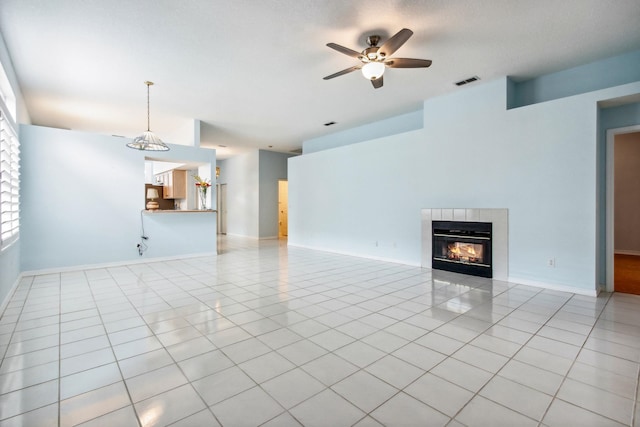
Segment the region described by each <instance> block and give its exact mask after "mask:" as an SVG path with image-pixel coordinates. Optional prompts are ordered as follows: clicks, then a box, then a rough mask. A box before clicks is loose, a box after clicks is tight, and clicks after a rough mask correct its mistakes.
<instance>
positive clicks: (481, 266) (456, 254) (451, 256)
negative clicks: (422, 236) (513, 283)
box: [432, 221, 492, 277]
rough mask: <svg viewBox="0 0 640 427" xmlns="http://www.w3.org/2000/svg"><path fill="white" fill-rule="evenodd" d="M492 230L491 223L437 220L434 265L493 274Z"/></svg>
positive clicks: (466, 272) (435, 223) (486, 275)
mask: <svg viewBox="0 0 640 427" xmlns="http://www.w3.org/2000/svg"><path fill="white" fill-rule="evenodd" d="M491 231H492V224H491V223H482V222H458V221H433V259H432V266H433V268H436V269H441V270H447V271H454V272H457V273H464V274H472V275H475V276H482V277H492V267H491Z"/></svg>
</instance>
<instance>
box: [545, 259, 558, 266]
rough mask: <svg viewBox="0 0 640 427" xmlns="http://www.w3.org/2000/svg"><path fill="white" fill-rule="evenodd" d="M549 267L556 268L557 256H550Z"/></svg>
mask: <svg viewBox="0 0 640 427" xmlns="http://www.w3.org/2000/svg"><path fill="white" fill-rule="evenodd" d="M547 267H549V268H556V259H555V258H549V259H548V260H547Z"/></svg>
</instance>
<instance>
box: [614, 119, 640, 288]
mask: <svg viewBox="0 0 640 427" xmlns="http://www.w3.org/2000/svg"><path fill="white" fill-rule="evenodd" d="M615 131H616V130H614V132H613V133H612V135H611V137H610V138H608V143H607V144H608V146H607V148H608V154H610V156H608V157H609V159H610V161H609V163H608V169H610V170H609V174H608V176H609V183H608V184H609V185H608V190H609V192H610V196H609V199H608V203H607V205H608V206H607V214H608V216H609V218H610V220H611V221H612V224H608V233H609V234H610V236H609V239H612V242H611V244H610V248H611V250H612V251H611V252H612V253H609V254H608V256H609V257H610V258H613V260H612V264H613V265H612V267H613V290H614V291H616V292H624V293H632V294H639V295H640V167H639V166H640V127H633V128H624V129H620V130H617V131H618V132H615Z"/></svg>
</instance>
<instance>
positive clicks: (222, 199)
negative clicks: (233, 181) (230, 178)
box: [218, 184, 227, 234]
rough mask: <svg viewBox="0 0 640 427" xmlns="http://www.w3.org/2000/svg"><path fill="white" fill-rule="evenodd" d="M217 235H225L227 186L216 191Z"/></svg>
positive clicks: (221, 185)
mask: <svg viewBox="0 0 640 427" xmlns="http://www.w3.org/2000/svg"><path fill="white" fill-rule="evenodd" d="M218 233H220V234H227V184H220V188H219V190H218Z"/></svg>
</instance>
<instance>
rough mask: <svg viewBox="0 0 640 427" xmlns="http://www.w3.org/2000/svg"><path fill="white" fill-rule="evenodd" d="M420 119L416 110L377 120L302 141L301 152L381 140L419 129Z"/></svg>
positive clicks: (420, 116)
mask: <svg viewBox="0 0 640 427" xmlns="http://www.w3.org/2000/svg"><path fill="white" fill-rule="evenodd" d="M422 119H423V114H422V110H418V111H413V112H411V113H406V114H401V115H398V116H395V117H390V118H388V119H384V120H378V121H377V122H373V123H368V124H366V125H363V126H358V127H355V128H350V129H345V130H341V131H338V132H335V133H331V134H330V135H325V136H321V137H318V138H314V139H309V140H307V141H304V142H303V143H302V152H303V153H304V154H310V153H315V152H316V151H322V150H328V149H330V148H336V147H342V146H344V145H349V144H355V143H357V142H362V141H368V140H370V139H373V138H381V137H383V136H389V135H396V134H399V133H403V132H409V131H412V130H416V129H421V128H422Z"/></svg>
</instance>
